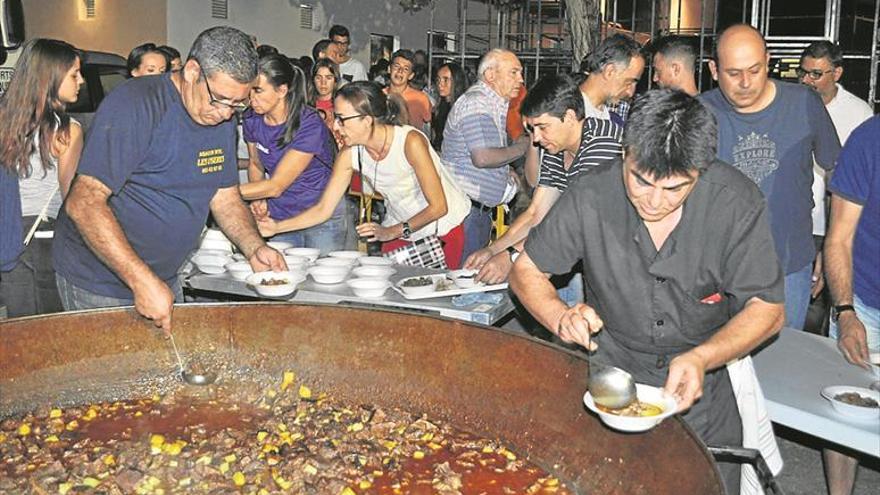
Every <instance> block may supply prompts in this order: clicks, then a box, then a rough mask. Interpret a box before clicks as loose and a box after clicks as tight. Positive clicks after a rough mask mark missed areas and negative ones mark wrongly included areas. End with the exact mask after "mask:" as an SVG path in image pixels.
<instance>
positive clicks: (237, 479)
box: [232, 471, 247, 486]
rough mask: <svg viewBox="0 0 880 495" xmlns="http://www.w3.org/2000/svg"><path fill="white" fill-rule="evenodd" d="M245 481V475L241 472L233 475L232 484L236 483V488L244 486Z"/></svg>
mask: <svg viewBox="0 0 880 495" xmlns="http://www.w3.org/2000/svg"><path fill="white" fill-rule="evenodd" d="M245 481H247V480H245V477H244V473H242V472H241V471H236V472H235V474H233V475H232V482H233V483H235V486H244V482H245Z"/></svg>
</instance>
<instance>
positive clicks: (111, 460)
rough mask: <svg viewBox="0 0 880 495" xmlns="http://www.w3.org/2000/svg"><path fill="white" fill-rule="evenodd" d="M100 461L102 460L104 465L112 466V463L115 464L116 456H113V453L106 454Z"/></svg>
mask: <svg viewBox="0 0 880 495" xmlns="http://www.w3.org/2000/svg"><path fill="white" fill-rule="evenodd" d="M102 461H103V462H104V465H106V466H112V465H114V464H116V457H114V456H113V454H107V455H105V456H104V458H103V459H102Z"/></svg>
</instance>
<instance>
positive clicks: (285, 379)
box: [281, 371, 296, 391]
mask: <svg viewBox="0 0 880 495" xmlns="http://www.w3.org/2000/svg"><path fill="white" fill-rule="evenodd" d="M295 380H296V374H295V373H294V372H292V371H285V372H284V375H283V376H282V378H281V390H282V391H284V390H287V388H288V387H290V386H291V385H292V384H293V382H294V381H295Z"/></svg>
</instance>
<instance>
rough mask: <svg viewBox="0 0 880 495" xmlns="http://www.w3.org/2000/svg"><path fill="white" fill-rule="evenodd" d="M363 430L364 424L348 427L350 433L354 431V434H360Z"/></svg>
mask: <svg viewBox="0 0 880 495" xmlns="http://www.w3.org/2000/svg"><path fill="white" fill-rule="evenodd" d="M363 429H364V424H363V423H354V424H352V425H349V427H348V431H353V432H358V431H361V430H363Z"/></svg>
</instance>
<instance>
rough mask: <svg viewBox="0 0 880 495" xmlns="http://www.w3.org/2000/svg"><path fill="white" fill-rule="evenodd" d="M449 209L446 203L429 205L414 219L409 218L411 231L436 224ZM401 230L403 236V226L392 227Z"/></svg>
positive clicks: (414, 216)
mask: <svg viewBox="0 0 880 495" xmlns="http://www.w3.org/2000/svg"><path fill="white" fill-rule="evenodd" d="M446 212H447V208H446V203H445V202H444V203H443V204H442V205H431V204H429V205H428V206H426V207H425V208H423V209H422V211H420V212H418V213H416V214H415V215H413V216H412V217H410V218H409V220H407V221H406V222H407V223H408V224H409V228H410V230H412V231H413V232H415V231H417V230H420V229H422V228H423V227H425V226H427V225H428V224H430V223H432V222H434V221H435V220H438V219H440V218H442V217H443V215H446ZM398 226H399V228H400V232H401V234H402V233H403V224H402V223H401V224H397V225H393V226H392V227H398Z"/></svg>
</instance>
